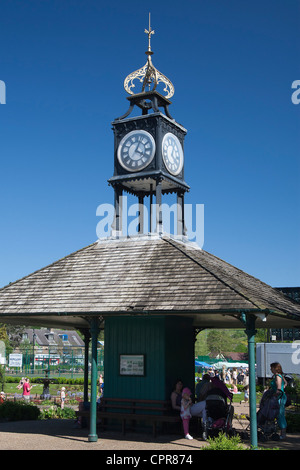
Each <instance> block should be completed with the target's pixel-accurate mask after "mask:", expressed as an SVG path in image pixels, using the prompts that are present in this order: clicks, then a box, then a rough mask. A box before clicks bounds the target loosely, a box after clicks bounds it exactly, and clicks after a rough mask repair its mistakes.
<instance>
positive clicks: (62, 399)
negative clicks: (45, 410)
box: [60, 387, 66, 410]
mask: <svg viewBox="0 0 300 470" xmlns="http://www.w3.org/2000/svg"><path fill="white" fill-rule="evenodd" d="M65 399H66V389H65V387H62V388H61V391H60V407H61V409H62V410H63V409H64V407H65Z"/></svg>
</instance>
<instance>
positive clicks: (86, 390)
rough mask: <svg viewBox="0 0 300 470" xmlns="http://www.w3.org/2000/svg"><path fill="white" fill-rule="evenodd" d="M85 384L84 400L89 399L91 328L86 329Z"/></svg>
mask: <svg viewBox="0 0 300 470" xmlns="http://www.w3.org/2000/svg"><path fill="white" fill-rule="evenodd" d="M83 334H84V386H83V401H84V402H88V401H89V344H90V339H91V335H90V332H89V330H87V329H86V330H84V332H83Z"/></svg>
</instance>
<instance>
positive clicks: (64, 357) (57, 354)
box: [6, 346, 104, 378]
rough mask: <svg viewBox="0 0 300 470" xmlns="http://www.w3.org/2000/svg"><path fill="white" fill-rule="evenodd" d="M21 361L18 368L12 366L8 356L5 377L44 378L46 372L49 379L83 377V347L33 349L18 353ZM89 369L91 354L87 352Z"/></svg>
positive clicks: (101, 364) (101, 356) (100, 361)
mask: <svg viewBox="0 0 300 470" xmlns="http://www.w3.org/2000/svg"><path fill="white" fill-rule="evenodd" d="M18 354H20V355H21V356H22V357H21V360H20V365H19V367H16V366H14V365H12V364H13V363H12V362H11V361H10V357H9V355H8V356H7V358H6V375H24V376H25V375H26V376H31V377H33V376H42V377H43V376H44V375H45V371H46V370H47V375H48V376H49V377H68V378H81V377H83V375H84V362H85V360H84V347H78V346H76V347H72V346H69V347H67V348H66V347H63V348H58V347H56V348H55V350H54V349H53V348H51V346H49V347H47V348H43V350H41V348H40V347H37V346H35V347H33V346H31V348H30V349H29V348H28V349H25V350H21V351H18ZM88 364H89V369H90V367H91V352H89V361H88ZM103 371H104V351H103V348H99V349H98V372H99V373H103Z"/></svg>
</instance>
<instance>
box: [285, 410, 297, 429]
mask: <svg viewBox="0 0 300 470" xmlns="http://www.w3.org/2000/svg"><path fill="white" fill-rule="evenodd" d="M286 422H287V430H288V432H292V433H293V432H300V415H299V414H296V413H286Z"/></svg>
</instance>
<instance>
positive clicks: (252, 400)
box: [245, 314, 257, 449]
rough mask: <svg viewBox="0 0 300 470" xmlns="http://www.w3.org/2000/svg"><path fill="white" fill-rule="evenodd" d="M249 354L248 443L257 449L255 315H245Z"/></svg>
mask: <svg viewBox="0 0 300 470" xmlns="http://www.w3.org/2000/svg"><path fill="white" fill-rule="evenodd" d="M245 333H246V335H247V338H248V356H249V405H250V444H251V448H252V449H257V417H256V376H255V333H256V330H255V316H254V315H248V314H247V315H246V330H245Z"/></svg>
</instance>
